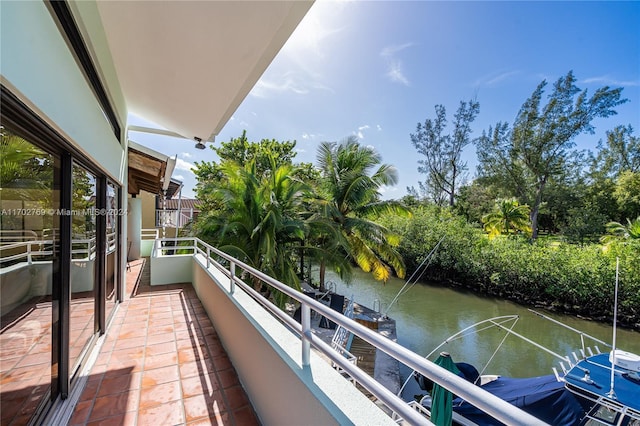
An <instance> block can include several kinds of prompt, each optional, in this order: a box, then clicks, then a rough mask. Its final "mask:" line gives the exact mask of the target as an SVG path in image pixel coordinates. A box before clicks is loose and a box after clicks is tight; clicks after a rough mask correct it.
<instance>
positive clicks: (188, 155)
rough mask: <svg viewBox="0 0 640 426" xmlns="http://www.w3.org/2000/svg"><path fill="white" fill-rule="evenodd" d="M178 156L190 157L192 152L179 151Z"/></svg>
mask: <svg viewBox="0 0 640 426" xmlns="http://www.w3.org/2000/svg"><path fill="white" fill-rule="evenodd" d="M180 157H182V158H192V157H193V154H191V153H190V152H181V153H180Z"/></svg>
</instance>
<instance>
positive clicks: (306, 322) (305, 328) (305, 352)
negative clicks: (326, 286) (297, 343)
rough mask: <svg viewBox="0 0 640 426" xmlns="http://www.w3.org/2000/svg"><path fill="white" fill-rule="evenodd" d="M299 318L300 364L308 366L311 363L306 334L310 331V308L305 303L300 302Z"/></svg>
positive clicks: (309, 345)
mask: <svg viewBox="0 0 640 426" xmlns="http://www.w3.org/2000/svg"><path fill="white" fill-rule="evenodd" d="M301 308H302V309H301V312H300V314H301V315H300V319H301V323H302V366H303V367H308V366H309V364H310V363H311V358H310V355H311V341H310V340H309V337H308V334H310V333H311V309H310V308H309V305H307V304H306V303H302V305H301Z"/></svg>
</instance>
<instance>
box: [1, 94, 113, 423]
mask: <svg viewBox="0 0 640 426" xmlns="http://www.w3.org/2000/svg"><path fill="white" fill-rule="evenodd" d="M3 90H4V88H3ZM4 95H5V93H3V96H4ZM4 102H5V100H4V98H3V110H2V114H3V115H2V118H3V126H2V127H1V140H0V208H1V210H2V215H1V216H0V285H1V287H0V326H1V329H0V383H1V388H0V402H1V407H0V416H1V424H3V425H4V424H26V423H27V422H29V421H31V422H34V423H38V422H39V421H40V420H41V419H42V416H43V415H44V413H46V411H47V409H48V407H50V406H51V404H52V401H55V400H56V399H57V398H63V399H64V398H66V397H67V396H68V394H69V392H70V389H71V387H72V386H73V383H74V380H75V378H76V377H78V374H79V372H80V371H82V368H83V365H84V362H85V361H86V360H87V359H88V354H89V353H90V350H91V349H92V348H93V346H94V343H95V342H96V341H97V337H98V336H99V334H100V333H103V332H104V331H105V330H106V326H105V325H106V324H107V321H108V319H109V317H110V316H111V315H112V314H113V313H114V311H115V307H116V305H117V302H118V300H119V294H118V293H119V290H118V287H119V284H120V283H119V277H120V274H121V271H122V267H121V265H120V262H119V257H118V256H119V254H118V253H119V252H120V250H121V249H120V246H121V244H120V238H121V236H120V232H121V226H120V224H121V221H122V218H121V217H120V216H119V213H120V210H119V207H120V196H121V190H120V188H119V186H118V185H117V184H115V183H114V182H113V181H110V180H109V179H108V177H107V176H105V174H104V173H102V172H101V171H100V169H99V168H98V167H96V166H95V165H93V164H91V163H90V162H88V161H87V160H86V159H83V158H76V156H75V154H74V153H72V152H70V150H69V149H68V148H66V147H65V146H64V145H63V144H60V143H56V142H55V140H54V141H53V142H52V140H51V139H54V136H55V135H54V134H52V135H53V136H52V137H51V139H48V138H47V136H48V133H47V129H42V128H38V127H37V126H36V127H27V126H26V125H24V123H26V122H27V120H26V119H25V120H24V122H20V123H19V124H18V125H16V126H15V127H14V126H12V125H9V124H5V113H6V112H7V111H9V109H7V108H5V107H4ZM11 112H13V111H11ZM10 118H13V116H11V117H10ZM7 121H9V120H7Z"/></svg>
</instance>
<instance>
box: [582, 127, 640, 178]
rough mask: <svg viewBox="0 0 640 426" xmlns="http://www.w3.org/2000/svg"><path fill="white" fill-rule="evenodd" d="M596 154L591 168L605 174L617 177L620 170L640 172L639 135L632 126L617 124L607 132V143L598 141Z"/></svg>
mask: <svg viewBox="0 0 640 426" xmlns="http://www.w3.org/2000/svg"><path fill="white" fill-rule="evenodd" d="M598 150H599V151H598V155H597V157H596V158H595V160H594V165H593V168H594V169H596V170H597V171H599V172H600V173H602V174H604V175H605V176H610V177H617V176H619V175H620V174H621V173H622V172H625V171H630V172H633V173H640V137H637V136H634V135H633V127H631V125H628V126H617V127H616V128H615V129H613V130H610V131H608V132H607V143H606V145H604V144H603V143H602V141H600V142H599V143H598Z"/></svg>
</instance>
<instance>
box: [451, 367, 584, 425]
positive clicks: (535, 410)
mask: <svg viewBox="0 0 640 426" xmlns="http://www.w3.org/2000/svg"><path fill="white" fill-rule="evenodd" d="M482 388H483V389H484V390H486V391H488V392H490V393H492V394H493V395H495V396H497V397H499V398H501V399H504V400H505V401H507V402H509V403H511V404H513V405H515V406H516V407H519V408H521V409H522V410H524V411H526V412H528V413H529V414H531V415H533V416H535V417H537V418H539V419H540V420H542V421H544V422H546V423H548V424H550V425H555V426H560V425H577V424H579V423H580V419H581V418H582V417H583V415H584V411H583V409H582V407H581V406H580V404H579V403H578V401H577V399H576V398H575V397H574V395H573V394H572V393H571V392H569V391H568V390H566V389H565V388H564V384H563V383H560V382H558V381H557V380H556V377H555V375H553V374H551V375H548V376H541V377H532V378H525V379H516V378H508V377H500V378H498V379H497V380H494V381H493V382H490V383H487V384H486V385H484V386H482ZM453 411H455V412H456V413H458V414H460V415H462V416H464V417H466V418H467V419H469V420H471V421H472V422H474V423H477V424H478V425H502V424H503V423H501V422H500V421H498V420H496V419H494V418H492V417H491V416H489V415H488V414H486V413H484V412H482V411H481V410H479V409H478V408H476V407H474V406H473V405H471V404H469V403H468V402H466V401H463V400H462V399H460V398H456V399H455V400H454V401H453Z"/></svg>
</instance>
